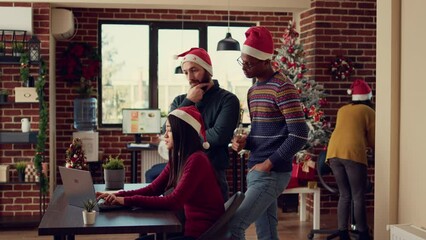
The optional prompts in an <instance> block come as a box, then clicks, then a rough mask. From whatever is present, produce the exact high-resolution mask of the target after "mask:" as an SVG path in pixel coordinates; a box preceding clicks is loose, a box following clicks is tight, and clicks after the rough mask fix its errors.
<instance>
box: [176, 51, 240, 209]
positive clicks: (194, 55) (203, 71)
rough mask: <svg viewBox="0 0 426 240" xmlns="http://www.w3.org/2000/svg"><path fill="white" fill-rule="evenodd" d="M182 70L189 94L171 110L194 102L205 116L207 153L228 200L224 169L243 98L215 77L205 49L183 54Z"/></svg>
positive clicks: (181, 98)
mask: <svg viewBox="0 0 426 240" xmlns="http://www.w3.org/2000/svg"><path fill="white" fill-rule="evenodd" d="M178 57H182V58H183V59H182V63H181V67H182V71H183V73H184V74H185V76H186V79H187V80H188V82H189V85H190V86H191V88H190V89H189V90H188V93H186V94H182V95H179V96H177V97H176V98H175V99H174V100H173V102H172V104H171V107H170V111H173V110H175V109H176V108H180V107H183V106H189V105H195V106H196V107H197V108H198V110H199V111H200V112H201V115H202V116H203V120H204V123H205V127H206V137H207V142H208V143H209V144H210V146H209V148H208V149H207V150H206V153H207V155H208V157H209V159H210V161H211V162H212V164H213V167H214V169H215V170H216V175H217V178H218V181H219V185H220V188H221V191H222V195H223V198H224V201H226V200H227V199H228V196H229V195H228V194H229V193H228V182H227V181H226V172H225V170H226V169H227V168H228V166H229V154H228V144H229V143H230V141H231V139H232V136H233V132H234V129H235V128H236V127H237V124H238V121H239V117H240V116H239V114H240V101H239V100H238V98H237V96H235V94H233V93H231V92H229V91H227V90H225V89H222V88H220V86H219V83H218V81H217V80H213V79H212V76H213V69H212V63H211V60H210V56H209V55H208V53H207V52H206V50H204V49H202V48H191V49H190V50H188V51H186V52H184V53H181V54H179V55H178Z"/></svg>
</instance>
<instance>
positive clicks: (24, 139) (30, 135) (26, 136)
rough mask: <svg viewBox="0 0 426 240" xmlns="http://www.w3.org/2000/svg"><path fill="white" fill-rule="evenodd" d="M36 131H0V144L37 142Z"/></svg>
mask: <svg viewBox="0 0 426 240" xmlns="http://www.w3.org/2000/svg"><path fill="white" fill-rule="evenodd" d="M37 134H38V132H26V133H23V132H0V144H7V143H11V144H19V143H34V144H35V143H37Z"/></svg>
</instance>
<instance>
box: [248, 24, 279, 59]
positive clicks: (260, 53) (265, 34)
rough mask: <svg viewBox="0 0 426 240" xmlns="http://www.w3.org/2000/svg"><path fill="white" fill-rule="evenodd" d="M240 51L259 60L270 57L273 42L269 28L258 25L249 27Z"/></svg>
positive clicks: (272, 52)
mask: <svg viewBox="0 0 426 240" xmlns="http://www.w3.org/2000/svg"><path fill="white" fill-rule="evenodd" d="M241 52H242V53H245V54H247V55H249V56H252V57H254V58H257V59H259V60H266V59H272V55H273V54H274V42H273V40H272V35H271V33H270V32H269V30H268V29H266V28H265V27H258V26H257V27H251V28H249V29H248V30H247V31H246V41H245V42H244V45H243V49H242V50H241Z"/></svg>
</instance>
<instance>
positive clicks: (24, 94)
mask: <svg viewBox="0 0 426 240" xmlns="http://www.w3.org/2000/svg"><path fill="white" fill-rule="evenodd" d="M37 97H38V96H37V92H36V88H33V87H16V88H15V102H24V103H32V102H34V103H36V102H38V100H37Z"/></svg>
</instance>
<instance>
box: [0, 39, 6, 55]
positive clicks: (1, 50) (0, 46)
mask: <svg viewBox="0 0 426 240" xmlns="http://www.w3.org/2000/svg"><path fill="white" fill-rule="evenodd" d="M4 52H5V47H4V43H2V42H0V56H4V55H5V54H4Z"/></svg>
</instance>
